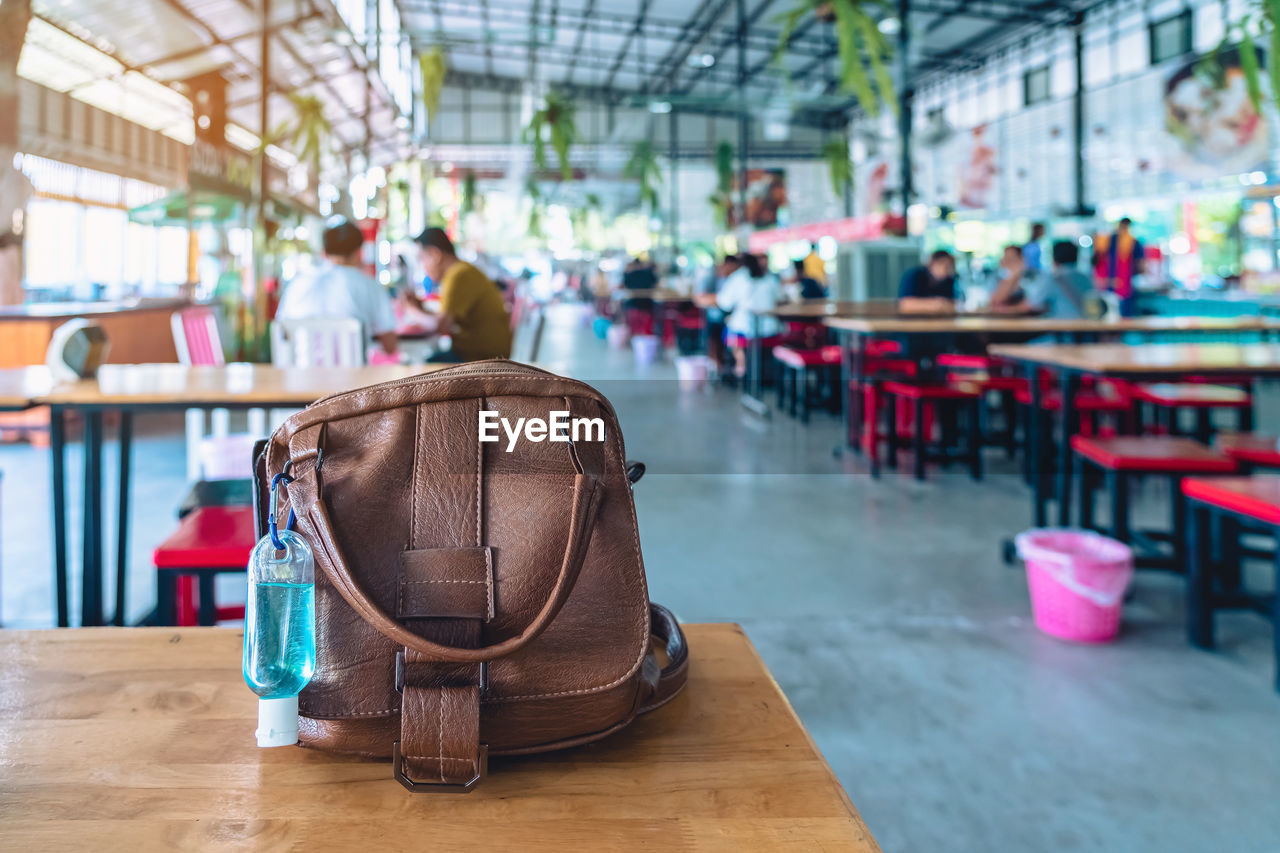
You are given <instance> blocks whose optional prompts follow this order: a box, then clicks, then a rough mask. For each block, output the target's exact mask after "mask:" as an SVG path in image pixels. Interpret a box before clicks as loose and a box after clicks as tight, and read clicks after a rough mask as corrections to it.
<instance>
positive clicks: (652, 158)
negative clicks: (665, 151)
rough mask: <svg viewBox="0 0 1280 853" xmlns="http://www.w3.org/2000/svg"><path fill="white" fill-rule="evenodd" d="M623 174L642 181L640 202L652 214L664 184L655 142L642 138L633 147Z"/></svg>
mask: <svg viewBox="0 0 1280 853" xmlns="http://www.w3.org/2000/svg"><path fill="white" fill-rule="evenodd" d="M622 174H623V175H624V176H625V177H628V178H631V179H632V180H634V181H639V182H640V203H641V204H643V205H646V206H647V207H648V208H649V212H650V213H651V214H652V213H654V212H655V211H657V209H658V205H659V204H660V199H659V197H658V187H660V186H662V167H661V166H659V165H658V152H657V151H656V150H655V149H654V147H653V143H652V142H650V141H649V140H647V139H642V140H640V141H639V142H637V143H636V144H635V145H634V146H633V147H632V148H631V159H629V160H628V161H627V165H626V166H624V167H623V168H622Z"/></svg>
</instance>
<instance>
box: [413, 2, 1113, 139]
mask: <svg viewBox="0 0 1280 853" xmlns="http://www.w3.org/2000/svg"><path fill="white" fill-rule="evenodd" d="M398 3H399V7H400V10H401V15H402V20H403V23H404V27H405V29H406V31H407V32H409V33H410V36H411V38H412V41H413V46H414V49H415V50H417V51H421V50H425V49H428V48H430V47H432V46H435V45H439V46H442V47H444V48H445V50H446V51H447V53H448V57H449V59H448V62H449V69H450V78H449V79H450V83H451V84H453V85H458V86H463V87H468V88H471V89H491V90H497V91H518V90H520V89H521V88H523V87H525V86H526V85H528V84H530V83H532V84H534V85H535V86H543V87H548V88H558V89H561V90H564V91H566V92H569V93H572V94H574V95H576V96H578V97H588V98H596V99H599V100H602V101H605V102H609V103H617V104H632V105H640V104H641V103H643V102H647V101H666V102H668V103H670V104H671V105H672V106H673V107H674V108H677V109H680V110H682V111H690V112H701V113H709V114H725V113H734V112H736V111H739V107H738V106H737V103H738V102H737V98H738V97H739V96H740V95H739V93H740V90H741V97H742V98H743V101H745V103H746V104H748V105H749V109H758V108H760V107H761V106H762V105H764V104H765V103H767V102H768V101H769V100H770V99H771V98H775V99H776V98H777V97H779V96H780V95H781V96H783V97H786V98H787V99H788V100H789V101H790V103H791V105H792V108H793V112H794V115H793V120H795V121H797V122H798V123H814V122H815V121H817V122H822V123H829V122H830V121H831V120H832V119H834V120H835V121H837V122H843V121H844V120H845V118H846V117H847V116H848V115H849V113H850V112H851V111H852V110H854V109H855V107H856V101H854V100H853V99H852V98H850V97H849V96H848V95H847V94H846V93H843V92H841V91H840V87H839V84H838V81H837V73H838V59H837V47H836V36H835V34H834V33H833V31H832V24H830V23H823V22H820V21H818V20H817V19H816V18H815V17H814V16H812V15H811V16H809V18H808V20H807V21H806V22H805V23H802V24H801V25H800V27H799V28H797V29H796V31H795V32H794V34H793V35H792V37H791V38H790V40H789V41H788V43H787V46H786V50H785V51H783V52H782V53H781V55H780V56H777V54H778V51H777V48H778V43H779V39H780V28H781V24H780V22H779V20H778V18H779V16H780V15H782V14H784V13H786V12H787V11H788V10H790V9H791V8H793V6H794V3H793V0H520V2H514V0H398ZM1096 5H1099V3H1098V2H1097V0H1066V1H1065V2H1057V1H1056V0H1049V2H1046V1H1045V0H1040V2H1035V0H1033V2H1030V3H1019V2H1016V0H899V2H897V3H893V2H888V3H886V4H885V5H884V6H882V7H879V8H880V11H879V13H878V14H879V19H880V21H881V30H882V32H885V33H886V34H889V35H891V36H892V37H894V38H896V36H894V34H896V33H897V32H898V31H899V27H898V26H897V23H898V18H899V16H904V17H905V18H906V20H907V21H908V27H907V31H906V33H905V35H906V44H907V45H908V49H907V56H908V60H909V76H910V79H911V80H912V81H913V82H917V81H922V80H925V79H927V78H929V77H933V76H936V75H938V74H942V73H947V72H955V71H964V70H968V69H972V68H975V67H978V66H980V65H981V64H982V63H983V62H984V61H985V59H986V58H987V57H988V56H989V55H990V53H991V52H992V51H993V50H994V49H996V48H998V47H1001V46H1004V45H1007V44H1009V43H1011V42H1015V41H1017V40H1018V39H1019V38H1024V37H1026V36H1028V35H1030V34H1032V33H1034V32H1036V31H1041V30H1044V29H1046V28H1049V27H1054V26H1061V25H1065V24H1069V23H1071V22H1072V21H1073V20H1075V19H1076V16H1077V15H1082V14H1083V13H1084V12H1085V11H1087V10H1088V9H1090V8H1092V7H1094V6H1096ZM904 12H905V15H904Z"/></svg>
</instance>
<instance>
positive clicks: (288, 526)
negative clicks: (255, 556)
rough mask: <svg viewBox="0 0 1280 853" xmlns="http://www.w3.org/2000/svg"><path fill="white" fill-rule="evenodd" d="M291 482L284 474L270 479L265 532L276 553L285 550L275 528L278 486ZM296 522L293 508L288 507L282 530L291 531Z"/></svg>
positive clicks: (278, 502)
mask: <svg viewBox="0 0 1280 853" xmlns="http://www.w3.org/2000/svg"><path fill="white" fill-rule="evenodd" d="M292 482H293V478H292V477H290V476H289V475H288V474H285V473H280V474H276V475H275V476H274V477H272V478H271V496H270V498H269V499H268V501H267V531H268V533H270V535H271V544H272V545H274V546H276V550H277V551H283V550H285V544H284V541H283V540H282V539H281V538H280V532H279V530H278V529H277V527H276V515H277V511H278V507H279V505H280V498H279V494H280V484H281V483H284V484H285V486H288V485H289V484H290V483H292ZM297 520H298V518H297V516H296V515H294V512H293V507H292V506H291V507H289V520H288V521H286V522H285V525H284V529H285V530H286V531H287V530H292V529H293V525H294V524H295V523H296V522H297Z"/></svg>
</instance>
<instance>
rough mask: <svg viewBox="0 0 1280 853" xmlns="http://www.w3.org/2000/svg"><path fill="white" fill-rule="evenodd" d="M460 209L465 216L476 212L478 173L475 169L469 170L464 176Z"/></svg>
mask: <svg viewBox="0 0 1280 853" xmlns="http://www.w3.org/2000/svg"><path fill="white" fill-rule="evenodd" d="M458 208H459V211H460V212H461V213H462V215H463V216H467V215H469V214H471V213H474V212H475V209H476V173H475V170H473V169H468V170H467V173H466V174H465V175H463V176H462V198H461V199H460V201H459V204H458Z"/></svg>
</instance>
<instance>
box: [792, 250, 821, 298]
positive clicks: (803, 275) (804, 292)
mask: <svg viewBox="0 0 1280 853" xmlns="http://www.w3.org/2000/svg"><path fill="white" fill-rule="evenodd" d="M806 261H807V259H805V258H801V259H800V260H798V261H796V262H795V264H794V266H795V275H796V284H798V285H799V286H800V298H801V299H826V298H827V288H826V286H825V285H823V283H822V282H820V281H818V280H817V279H816V278H813V277H812V276H810V275H809V274H808V273H807V272H806V271H805V267H806Z"/></svg>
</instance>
